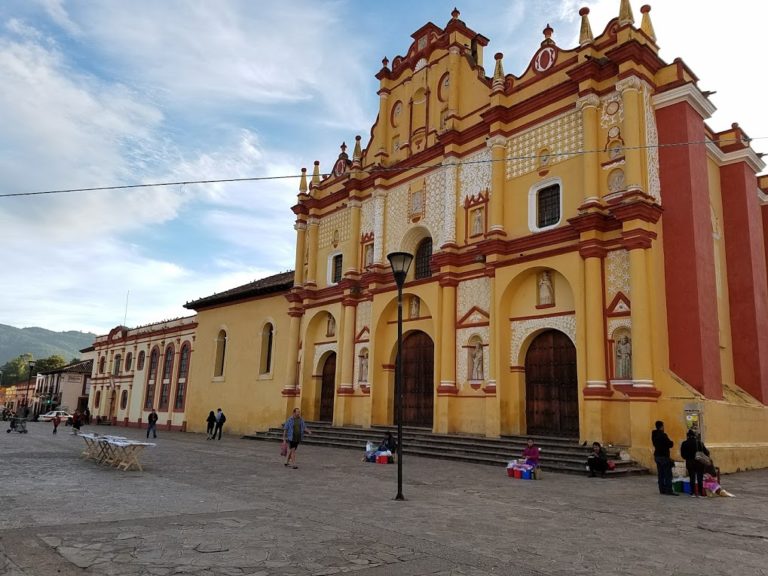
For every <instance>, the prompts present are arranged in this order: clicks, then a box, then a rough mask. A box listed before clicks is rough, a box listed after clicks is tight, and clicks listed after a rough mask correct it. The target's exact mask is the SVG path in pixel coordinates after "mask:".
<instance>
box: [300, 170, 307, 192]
mask: <svg viewBox="0 0 768 576" xmlns="http://www.w3.org/2000/svg"><path fill="white" fill-rule="evenodd" d="M299 193H301V194H306V193H307V169H306V168H302V169H301V180H299Z"/></svg>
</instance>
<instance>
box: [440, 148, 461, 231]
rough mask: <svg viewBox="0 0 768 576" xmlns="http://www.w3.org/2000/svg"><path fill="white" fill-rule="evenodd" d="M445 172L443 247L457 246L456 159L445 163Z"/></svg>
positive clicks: (457, 169) (447, 160) (447, 159)
mask: <svg viewBox="0 0 768 576" xmlns="http://www.w3.org/2000/svg"><path fill="white" fill-rule="evenodd" d="M443 166H444V168H443V170H444V171H445V188H444V190H443V202H444V203H443V230H442V245H443V246H446V245H450V246H454V245H456V204H457V201H456V184H457V183H458V181H459V178H458V171H459V168H458V164H457V161H456V158H454V157H449V158H446V159H445V161H444V162H443Z"/></svg>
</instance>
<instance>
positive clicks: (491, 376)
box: [484, 272, 507, 438]
mask: <svg viewBox="0 0 768 576" xmlns="http://www.w3.org/2000/svg"><path fill="white" fill-rule="evenodd" d="M492 274H493V275H492V276H491V277H490V278H489V279H488V280H489V282H488V290H489V292H490V295H489V296H490V298H489V301H490V303H491V309H490V310H489V312H490V317H489V319H488V334H489V337H490V342H488V376H487V383H486V385H485V388H484V391H485V394H486V396H485V435H486V436H487V437H489V438H496V437H498V436H500V435H501V414H500V402H499V396H498V394H497V393H496V383H497V381H498V378H499V376H500V370H503V358H504V353H503V350H504V349H505V347H506V345H507V343H506V342H504V343H502V342H501V326H500V322H501V321H502V320H501V318H500V316H499V314H498V306H499V303H498V302H497V301H496V275H495V272H492Z"/></svg>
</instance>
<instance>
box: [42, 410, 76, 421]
mask: <svg viewBox="0 0 768 576" xmlns="http://www.w3.org/2000/svg"><path fill="white" fill-rule="evenodd" d="M56 415H58V416H59V418H61V421H62V422H64V423H65V424H66V423H67V421H69V420H71V418H72V415H71V414H70V413H69V412H66V411H65V410H51V411H50V412H46V413H45V414H41V415H40V421H41V422H50V421H51V420H53V419H54V418H55V417H56Z"/></svg>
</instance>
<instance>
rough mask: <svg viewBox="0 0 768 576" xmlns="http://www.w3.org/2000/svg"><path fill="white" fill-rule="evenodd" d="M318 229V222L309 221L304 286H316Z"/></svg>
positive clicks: (316, 220)
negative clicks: (307, 254)
mask: <svg viewBox="0 0 768 576" xmlns="http://www.w3.org/2000/svg"><path fill="white" fill-rule="evenodd" d="M319 228H320V221H319V220H318V219H317V218H315V217H314V216H313V217H310V219H309V247H308V250H309V258H308V261H309V262H308V265H307V277H306V279H305V282H304V283H305V284H311V285H313V286H316V285H317V233H318V229H319Z"/></svg>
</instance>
